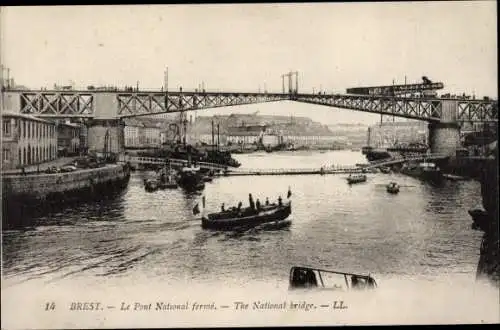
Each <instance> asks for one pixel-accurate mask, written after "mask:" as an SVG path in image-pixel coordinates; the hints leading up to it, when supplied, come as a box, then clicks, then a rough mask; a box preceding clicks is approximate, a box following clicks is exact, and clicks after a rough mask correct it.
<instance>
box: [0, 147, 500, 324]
mask: <svg viewBox="0 0 500 330" xmlns="http://www.w3.org/2000/svg"><path fill="white" fill-rule="evenodd" d="M235 158H237V159H238V160H239V161H240V162H241V163H242V164H243V165H242V167H245V168H310V167H319V166H322V165H331V164H337V165H353V164H356V163H361V162H365V159H364V157H363V156H362V155H361V154H360V153H359V152H351V151H329V152H306V151H304V152H302V151H301V152H288V153H287V152H277V153H271V154H268V153H254V154H244V155H235ZM143 175H144V173H139V172H135V173H133V175H132V177H131V180H130V183H129V185H128V188H127V189H126V190H125V191H123V192H122V193H121V194H119V195H117V196H116V197H114V198H112V199H109V200H105V201H104V200H103V201H102V202H101V203H93V204H89V203H87V204H81V205H78V206H75V207H71V208H67V209H64V210H63V211H61V212H60V213H57V214H51V215H47V216H44V217H40V218H37V219H33V220H32V223H33V225H32V226H31V227H29V228H23V229H22V230H21V229H16V230H4V231H3V252H2V257H3V281H2V282H3V284H2V286H3V289H5V290H3V291H5V292H4V293H2V309H4V307H3V306H5V305H6V304H5V303H4V302H6V303H7V304H8V303H9V301H7V299H12V297H14V296H16V297H17V298H16V299H21V298H20V297H25V295H24V293H26V292H31V294H34V293H35V292H36V294H37V295H38V296H41V295H42V291H43V290H49V289H47V288H51V289H50V290H51V291H50V292H51V293H50V294H52V295H54V292H57V297H59V298H60V299H63V298H62V297H63V296H65V295H66V296H67V295H69V294H70V293H76V292H78V293H79V294H80V295H85V294H90V292H92V294H93V295H94V296H93V297H94V298H93V299H96V298H95V296H99V297H101V298H100V299H106V298H108V300H109V299H111V298H110V297H114V298H113V299H115V300H116V303H119V301H120V300H123V299H124V298H123V297H124V295H125V292H127V293H126V296H127V297H135V298H134V299H137V297H144V296H146V297H151V295H153V296H154V295H155V294H158V295H159V296H158V297H157V298H155V299H160V297H161V299H166V298H165V295H167V297H169V298H172V297H177V298H178V299H180V300H183V299H184V298H185V299H192V297H193V295H194V296H196V295H197V296H200V294H201V295H202V296H203V297H210V299H215V297H218V298H219V299H222V300H224V301H225V302H228V300H229V302H228V304H229V303H231V301H232V300H231V299H233V300H234V299H238V297H239V299H244V298H242V297H246V298H245V299H250V298H249V297H250V296H255V295H260V296H259V297H260V299H264V298H266V299H271V298H270V297H275V298H276V299H278V297H283V296H284V295H286V296H287V297H288V295H289V294H290V293H288V292H287V285H288V283H287V281H288V272H289V269H290V267H291V266H293V265H306V266H316V267H319V268H325V269H333V270H339V271H349V272H359V273H371V274H372V275H373V276H374V277H375V278H376V279H377V281H378V283H379V289H377V290H376V291H377V293H376V295H378V296H373V294H368V293H365V296H363V297H361V296H359V295H358V296H351V298H350V299H351V304H354V305H357V311H358V312H356V313H355V314H352V315H351V314H349V313H343V314H337V316H335V318H332V316H331V315H330V314H328V315H327V316H324V317H323V318H322V317H321V316H317V317H316V320H317V323H314V324H348V323H356V324H379V323H408V322H409V323H436V322H437V323H455V322H495V321H496V322H498V320H499V319H500V317H499V315H498V291H495V289H493V288H492V287H490V286H489V285H488V284H486V283H484V284H481V285H480V286H478V285H479V284H477V283H476V282H475V270H476V267H477V262H478V259H479V246H480V239H481V233H480V232H477V231H473V230H471V229H470V225H471V219H470V217H469V215H468V214H467V210H468V209H469V208H472V207H475V206H477V205H480V204H481V196H480V187H479V183H477V182H474V181H465V182H447V183H446V184H445V185H444V186H442V187H434V186H432V185H429V184H426V183H422V182H420V181H418V180H416V179H413V178H410V177H406V176H402V175H399V174H369V175H368V181H367V182H366V183H363V184H358V185H352V186H349V185H348V184H347V183H346V180H345V178H346V175H341V174H339V175H325V176H318V175H305V176H248V177H221V178H217V179H215V180H214V181H213V182H212V183H207V184H206V187H205V189H204V191H203V192H201V193H197V194H188V193H186V192H184V191H182V190H180V189H179V190H163V191H157V192H154V193H148V192H146V191H145V190H144V187H143V184H142V177H143ZM391 180H394V181H397V182H398V183H399V184H401V185H402V188H401V192H400V193H399V194H397V195H391V194H388V193H387V192H386V191H385V187H384V184H386V183H387V182H389V181H391ZM288 187H290V188H291V191H292V215H291V217H290V218H291V219H292V225H291V226H290V227H289V228H286V229H282V230H268V231H266V230H249V231H247V232H244V233H221V232H216V231H208V230H203V229H202V228H201V225H200V221H199V219H197V218H196V217H195V216H194V215H193V214H192V208H193V206H194V205H195V204H196V203H198V202H199V201H200V200H201V196H202V194H203V195H205V197H206V207H207V210H208V211H210V210H214V211H216V210H219V208H220V205H221V203H223V202H224V203H225V205H226V206H228V205H236V204H237V203H238V202H239V201H243V203H244V205H246V204H247V203H248V193H252V194H253V196H254V198H260V200H261V201H264V200H265V198H266V197H269V199H270V200H275V199H277V197H278V196H279V195H281V196H282V197H286V193H287V190H288ZM33 288H36V289H33ZM55 288H56V289H55ZM62 288H64V289H62ZM33 290H35V291H33ZM6 292H9V294H7V293H6ZM381 292H382V293H381ZM162 293H163V295H162ZM46 294H47V293H46ZM50 294H49V295H50ZM310 294H311V295H312V296H308V299H320V300H321V299H326V298H325V296H324V295H320V294H319V293H310ZM366 295H369V296H366ZM43 297H46V296H43ZM118 297H119V298H118ZM180 297H184V298H182V299H181V298H180ZM190 297H191V298H190ZM228 297H232V298H228ZM311 297H315V298H311ZM356 297H357V298H356ZM403 297H405V298H404V299H403ZM177 298H176V299H177ZM302 298H304V297H302ZM40 299H42V298H40ZM45 299H47V298H45ZM54 299H56V298H54ZM72 299H80V298H72ZM113 299H112V300H113ZM151 299H153V298H150V299H149V300H151ZM172 299H173V298H172ZM172 299H171V300H170V301H172ZM279 299H281V298H279ZM346 299H347V298H346ZM63 300H64V299H63ZM153 300H154V299H153ZM174 300H175V299H174ZM474 301H475V302H476V303H472V302H474ZM384 304H385V305H384ZM13 306H15V304H13V303H11V304H10V308H11V309H12V308H14V307H13ZM380 306H385V307H384V308H383V309H380ZM388 306H390V307H388ZM479 306H482V307H479ZM398 308H403V314H404V315H406V316H405V317H401V316H395V315H396V314H394V313H395V312H394V311H397V310H398ZM475 309H477V310H475ZM353 310H355V309H351V311H353ZM368 310H369V311H370V312H367V311H368ZM375 310H376V311H375ZM361 311H365V312H364V314H363V313H362V314H359V313H361ZM405 313H406V314H405ZM2 314H3V313H2ZM245 315H247V314H245ZM266 315H267V314H266ZM273 315H274V316H273ZM360 315H364V316H363V317H361V316H360ZM398 315H399V314H398ZM247 316H248V315H247ZM72 317H74V315H73V316H72ZM141 317H142V318H144V320H147V322H152V323H151V324H150V323H147V325H148V326H152V325H154V326H158V325H159V326H165V322H167V321H166V320H165V319H162V318H155V317H152V318H151V316H145V315H143V316H141ZM232 317H233V319H232V322H233V323H231V322H229V323H224V325H234V324H240V325H263V324H270V325H272V324H303V323H304V319H303V318H292V319H289V318H285V319H283V318H282V317H281V316H276V315H275V314H269V315H268V316H266V317H260V318H258V319H255V318H250V316H248V320H247V319H246V318H245V317H246V316H243V315H240V316H237V315H233V316H232ZM104 319H105V320H107V321H106V322H111V324H109V323H98V324H101V325H103V324H105V325H106V326H107V325H110V326H120V324H121V323H120V322H125V321H124V319H123V317H121V318H120V317H118V318H117V317H114V316H113V315H107V316H106V317H104ZM102 320H103V319H100V321H99V322H104V321H102ZM134 320H135V319H134ZM137 320H141V318H139V319H137ZM183 320H184V318H183V317H182V316H179V315H177V316H175V317H173V316H171V317H169V321H168V322H167V324H168V325H173V326H179V325H181V326H182V324H183V323H182V322H186V321H185V320H184V321H183ZM217 320H218V319H217ZM217 320H216V319H213V320H212V319H211V318H206V319H205V320H204V321H200V322H201V323H199V324H198V323H193V321H190V323H189V324H190V325H196V324H198V325H207V323H208V324H211V325H220V323H217V322H219V321H217ZM244 320H247V321H248V322H247V321H244ZM322 320H323V321H322ZM80 321H81V322H83V323H82V324H83V325H82V324H78V326H84V325H85V324H88V326H98V325H96V323H92V322H91V321H89V320H87V319H84V318H82V319H81V320H80ZM85 322H87V323H85ZM137 322H140V321H137ZM155 322H157V323H155ZM234 322H236V323H234ZM126 324H127V326H130V323H126ZM307 324H311V323H310V321H309V320H308V323H307ZM137 325H144V324H142V323H137ZM44 326H45V327H51V324H45V323H44ZM66 326H69V327H71V325H66Z"/></svg>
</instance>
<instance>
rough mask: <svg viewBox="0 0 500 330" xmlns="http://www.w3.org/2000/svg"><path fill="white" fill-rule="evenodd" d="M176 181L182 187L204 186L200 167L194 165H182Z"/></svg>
mask: <svg viewBox="0 0 500 330" xmlns="http://www.w3.org/2000/svg"><path fill="white" fill-rule="evenodd" d="M177 183H178V184H179V186H181V187H183V188H188V189H190V188H196V189H198V188H201V189H203V187H205V184H204V183H203V177H202V175H201V173H200V168H199V167H197V166H194V165H190V166H186V167H183V168H182V169H181V170H180V171H179V174H178V177H177Z"/></svg>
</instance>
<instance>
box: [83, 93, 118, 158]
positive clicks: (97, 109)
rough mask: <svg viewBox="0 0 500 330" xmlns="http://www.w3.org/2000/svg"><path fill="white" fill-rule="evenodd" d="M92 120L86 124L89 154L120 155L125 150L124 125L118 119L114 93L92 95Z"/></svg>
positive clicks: (116, 101)
mask: <svg viewBox="0 0 500 330" xmlns="http://www.w3.org/2000/svg"><path fill="white" fill-rule="evenodd" d="M94 114H95V116H94V118H93V119H92V120H90V121H89V123H88V150H89V152H97V153H103V152H105V151H107V152H110V153H113V154H120V153H122V152H123V151H124V149H125V136H124V129H125V124H124V123H123V121H122V120H121V119H120V118H118V100H117V98H116V94H115V93H106V92H97V93H96V94H95V95H94Z"/></svg>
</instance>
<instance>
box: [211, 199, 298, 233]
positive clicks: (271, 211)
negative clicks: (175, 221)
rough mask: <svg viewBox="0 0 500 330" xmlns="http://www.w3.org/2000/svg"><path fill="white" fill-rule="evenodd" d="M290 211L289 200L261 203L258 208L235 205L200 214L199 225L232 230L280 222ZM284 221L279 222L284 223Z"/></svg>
mask: <svg viewBox="0 0 500 330" xmlns="http://www.w3.org/2000/svg"><path fill="white" fill-rule="evenodd" d="M291 213H292V203H291V201H290V200H289V201H287V202H284V203H282V204H270V205H263V206H262V207H261V208H260V209H259V210H254V209H251V208H249V207H248V208H244V209H239V210H238V209H237V208H235V207H233V208H231V209H229V210H227V211H222V212H218V213H210V214H208V215H207V216H202V218H201V226H202V228H205V229H219V230H233V229H237V228H242V227H245V228H247V227H255V226H259V225H262V224H272V223H275V224H276V225H278V224H280V223H279V222H280V221H283V220H285V219H286V218H288V216H289V215H290V214H291ZM285 224H286V223H281V225H285Z"/></svg>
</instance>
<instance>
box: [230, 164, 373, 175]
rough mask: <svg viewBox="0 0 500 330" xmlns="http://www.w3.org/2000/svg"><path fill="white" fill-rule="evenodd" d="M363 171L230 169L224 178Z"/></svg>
mask: <svg viewBox="0 0 500 330" xmlns="http://www.w3.org/2000/svg"><path fill="white" fill-rule="evenodd" d="M362 172H363V169H362V168H359V167H356V166H335V167H324V168H270V169H240V168H238V169H231V170H228V171H227V172H225V173H224V174H223V175H224V176H251V175H327V174H355V173H362Z"/></svg>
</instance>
